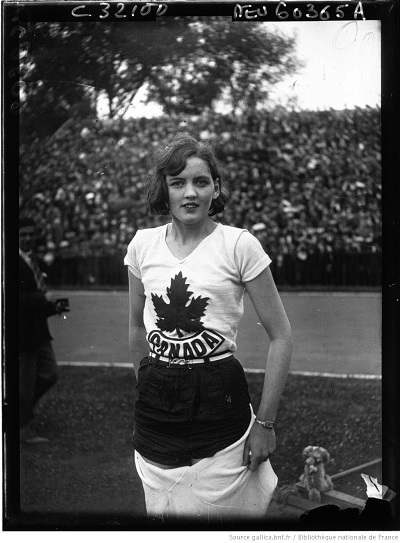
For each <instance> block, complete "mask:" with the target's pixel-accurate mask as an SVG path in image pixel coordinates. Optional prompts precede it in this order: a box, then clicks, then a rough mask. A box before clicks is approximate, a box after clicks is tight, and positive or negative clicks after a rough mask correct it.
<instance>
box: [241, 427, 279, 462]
mask: <svg viewBox="0 0 400 543" xmlns="http://www.w3.org/2000/svg"><path fill="white" fill-rule="evenodd" d="M275 448H276V440H275V431H274V430H273V429H267V428H264V427H263V426H261V424H257V423H256V422H255V423H254V424H253V426H252V428H251V430H250V433H249V435H248V437H247V439H246V443H245V445H244V453H243V466H248V468H249V469H250V470H251V471H256V469H257V468H258V466H259V465H260V464H261V463H262V462H265V461H266V460H268V458H269V456H270V454H272V453H273V452H274V451H275Z"/></svg>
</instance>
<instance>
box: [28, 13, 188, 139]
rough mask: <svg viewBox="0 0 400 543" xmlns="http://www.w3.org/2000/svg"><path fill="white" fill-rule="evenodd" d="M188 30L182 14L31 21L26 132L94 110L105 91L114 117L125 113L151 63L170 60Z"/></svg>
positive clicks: (50, 129)
mask: <svg viewBox="0 0 400 543" xmlns="http://www.w3.org/2000/svg"><path fill="white" fill-rule="evenodd" d="M185 30H186V25H183V23H182V21H180V20H177V19H173V20H171V21H168V24H167V23H165V22H164V21H157V22H146V23H145V24H137V23H135V24H126V23H110V24H107V25H104V24H103V23H97V22H94V23H88V22H85V23H79V22H74V23H48V22H45V23H35V24H30V27H29V32H28V35H27V36H26V37H25V39H26V40H27V42H28V43H29V45H30V46H29V47H28V49H27V51H26V54H24V55H23V58H22V61H21V76H22V79H23V81H24V84H25V93H24V100H25V103H24V110H23V112H22V114H21V125H22V131H21V134H22V137H23V138H24V137H25V138H32V137H35V136H42V135H46V134H50V133H52V132H54V130H56V129H57V128H58V127H59V126H60V125H61V124H62V123H63V122H64V121H65V120H66V119H68V118H69V117H70V116H71V115H74V114H77V115H80V116H82V115H85V114H86V115H88V114H93V115H95V114H96V101H97V99H98V98H99V96H100V95H104V96H105V97H106V99H107V101H108V105H109V111H110V118H114V117H116V116H117V115H123V113H124V111H126V109H127V108H128V107H129V104H130V102H131V101H132V99H133V98H134V96H135V94H136V93H137V91H138V90H139V89H140V87H141V86H142V85H143V84H144V83H145V82H146V80H147V79H148V77H149V75H150V71H151V68H152V67H153V66H155V65H157V64H158V63H160V64H163V63H164V62H165V59H168V60H170V59H171V53H170V49H171V48H172V50H174V46H175V47H176V44H177V41H176V39H177V36H178V35H179V36H183V35H184V34H185ZM160 44H162V45H160ZM39 119H40V123H38V120H39Z"/></svg>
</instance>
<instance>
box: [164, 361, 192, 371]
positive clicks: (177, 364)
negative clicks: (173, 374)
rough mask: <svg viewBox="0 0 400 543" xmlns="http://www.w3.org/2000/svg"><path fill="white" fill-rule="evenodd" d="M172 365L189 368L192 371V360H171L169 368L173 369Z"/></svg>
mask: <svg viewBox="0 0 400 543" xmlns="http://www.w3.org/2000/svg"><path fill="white" fill-rule="evenodd" d="M171 364H173V365H176V366H186V365H187V366H188V367H189V369H190V370H191V369H192V365H191V363H190V360H186V359H185V358H172V359H171V358H170V359H169V360H168V368H170V367H171Z"/></svg>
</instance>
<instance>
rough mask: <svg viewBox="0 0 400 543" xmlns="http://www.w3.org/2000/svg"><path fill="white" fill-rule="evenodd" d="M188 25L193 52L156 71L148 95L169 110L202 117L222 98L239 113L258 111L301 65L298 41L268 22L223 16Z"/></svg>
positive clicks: (156, 68)
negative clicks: (236, 20) (235, 21)
mask: <svg viewBox="0 0 400 543" xmlns="http://www.w3.org/2000/svg"><path fill="white" fill-rule="evenodd" d="M189 26H190V27H191V28H192V31H193V32H194V33H195V34H196V43H195V44H194V47H193V49H192V50H190V51H189V52H188V54H187V55H186V56H183V55H180V56H179V57H178V58H175V59H173V60H174V61H173V62H170V63H168V64H166V65H164V66H162V65H157V66H154V67H153V69H152V74H151V85H150V93H149V97H150V98H153V99H155V100H157V101H158V102H159V103H161V104H162V105H163V106H164V108H165V110H166V111H167V112H173V111H184V112H187V113H201V111H202V110H203V109H204V107H210V106H212V105H213V103H215V101H216V100H221V99H223V100H224V102H225V104H228V105H229V106H230V107H231V109H232V112H233V113H234V114H237V113H239V112H240V111H245V110H248V109H250V110H254V108H255V107H256V105H257V104H263V103H265V102H266V101H267V99H268V96H269V92H270V88H271V86H273V85H274V84H275V83H277V82H278V81H279V80H280V79H282V77H283V76H284V75H286V74H290V73H292V72H293V71H294V69H295V68H296V67H297V66H298V65H299V62H298V60H297V59H296V58H295V57H294V55H293V51H294V39H293V38H287V37H284V36H282V35H280V34H279V33H277V32H276V31H275V32H271V31H268V30H267V28H268V27H267V26H266V25H264V24H260V23H257V24H255V25H247V24H246V25H241V24H233V23H232V22H231V21H230V20H228V19H227V18H223V17H219V18H213V19H210V20H206V19H204V18H199V19H197V20H196V21H194V22H191V23H190V24H189ZM171 91H172V92H171Z"/></svg>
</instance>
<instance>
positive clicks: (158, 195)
mask: <svg viewBox="0 0 400 543" xmlns="http://www.w3.org/2000/svg"><path fill="white" fill-rule="evenodd" d="M190 157H197V158H201V159H202V160H204V162H206V164H207V165H208V167H209V169H210V173H211V177H212V179H213V181H217V182H218V185H219V190H220V192H219V195H218V196H217V198H215V199H214V200H213V201H212V202H211V206H210V209H209V212H208V214H209V215H216V214H217V213H221V212H222V211H223V210H224V209H225V205H226V203H227V201H228V199H229V188H228V187H225V183H223V179H222V177H223V169H222V165H221V163H220V162H219V160H218V158H217V156H216V153H215V151H214V149H213V148H212V147H211V146H210V145H208V144H205V143H202V142H199V141H197V140H196V139H195V138H194V137H193V136H192V135H191V134H189V133H178V134H176V135H175V137H174V138H173V139H172V140H171V142H170V143H168V145H167V146H166V147H165V148H164V149H162V150H161V151H159V152H158V153H157V155H156V157H155V166H154V169H153V171H152V173H151V174H150V176H149V182H148V185H147V204H148V206H149V209H150V212H151V213H152V214H153V215H169V198H168V186H167V181H166V176H167V175H179V174H180V173H181V172H182V171H183V170H184V169H185V167H186V162H187V159H188V158H190Z"/></svg>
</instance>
